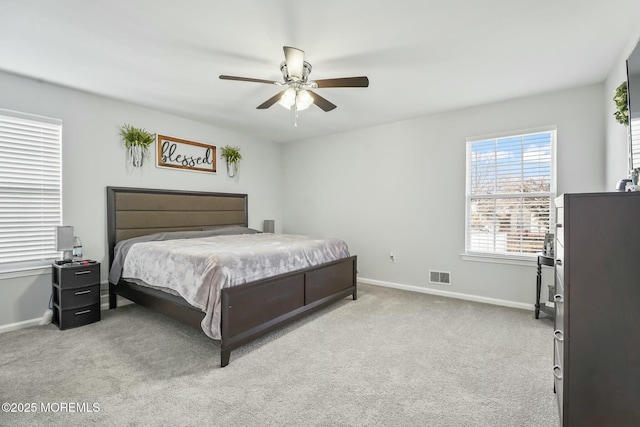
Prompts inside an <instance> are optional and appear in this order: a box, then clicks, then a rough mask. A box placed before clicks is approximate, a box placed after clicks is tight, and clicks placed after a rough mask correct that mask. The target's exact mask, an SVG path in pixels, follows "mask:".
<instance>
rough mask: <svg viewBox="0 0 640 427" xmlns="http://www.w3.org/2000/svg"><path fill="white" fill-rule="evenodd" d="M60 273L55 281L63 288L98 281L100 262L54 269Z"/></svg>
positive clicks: (81, 285)
mask: <svg viewBox="0 0 640 427" xmlns="http://www.w3.org/2000/svg"><path fill="white" fill-rule="evenodd" d="M55 271H57V272H58V274H60V278H59V280H58V281H56V283H58V284H59V286H60V287H61V288H63V289H69V288H78V287H83V286H87V285H93V284H96V283H100V264H93V265H91V264H90V265H86V266H80V267H63V268H60V269H55Z"/></svg>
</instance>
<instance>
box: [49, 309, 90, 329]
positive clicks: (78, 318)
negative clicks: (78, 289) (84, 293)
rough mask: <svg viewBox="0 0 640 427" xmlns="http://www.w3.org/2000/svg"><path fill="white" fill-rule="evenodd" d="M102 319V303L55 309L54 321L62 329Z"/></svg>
mask: <svg viewBox="0 0 640 427" xmlns="http://www.w3.org/2000/svg"><path fill="white" fill-rule="evenodd" d="M99 320H100V303H97V304H92V305H87V306H84V307H78V308H70V309H64V310H59V309H56V310H54V317H53V323H55V324H57V325H58V327H59V328H60V329H69V328H75V327H77V326H83V325H88V324H89V323H93V322H97V321H99Z"/></svg>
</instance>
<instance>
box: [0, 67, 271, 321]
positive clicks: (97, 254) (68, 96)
mask: <svg viewBox="0 0 640 427" xmlns="http://www.w3.org/2000/svg"><path fill="white" fill-rule="evenodd" d="M0 93H1V94H2V96H1V97H0V108H5V109H10V110H17V111H22V112H27V113H31V114H38V115H43V116H49V117H55V118H59V119H62V120H63V136H62V137H63V143H62V169H63V177H62V181H63V183H62V191H63V222H64V224H65V225H73V226H74V227H75V232H76V234H77V235H78V236H80V238H81V239H82V243H83V246H84V254H85V257H86V258H93V259H96V260H98V261H100V262H102V263H103V264H102V279H103V282H105V281H106V276H107V266H108V259H107V256H108V255H107V241H106V190H105V187H107V186H123V187H149V188H169V189H182V190H198V191H220V192H235V193H247V194H248V195H249V226H250V227H253V228H257V229H260V230H261V229H262V221H263V220H264V219H275V220H276V224H277V226H278V229H279V227H280V226H281V223H282V221H281V219H282V208H281V206H282V192H281V188H282V174H281V172H280V170H281V166H282V164H281V145H279V144H275V143H272V142H269V141H264V140H260V139H256V138H253V137H248V136H244V135H241V134H237V133H234V132H229V131H226V130H222V129H219V128H216V127H213V126H208V125H205V124H202V123H198V122H194V121H190V120H186V119H182V118H179V117H175V116H172V115H169V114H164V113H160V112H157V111H153V110H150V109H147V108H143V107H140V106H136V105H132V104H129V103H125V102H120V101H116V100H113V99H109V98H104V97H100V96H96V95H91V94H87V93H83V92H79V91H75V90H71V89H68V88H64V87H60V86H55V85H51V84H47V83H41V82H37V81H35V80H32V79H28V78H24V77H20V76H16V75H12V74H7V73H3V72H0ZM124 123H130V124H132V125H134V126H136V127H143V128H146V129H147V130H149V131H150V132H152V133H156V132H157V133H160V134H163V135H169V136H175V137H178V138H183V139H187V140H191V141H199V142H204V143H208V144H214V145H218V146H222V145H226V144H229V145H234V146H239V147H240V149H241V152H242V155H243V159H242V161H241V164H240V175H239V179H238V180H237V181H236V180H234V179H231V178H228V177H227V176H226V167H225V166H224V164H223V162H220V160H219V159H218V161H219V164H218V170H219V173H218V174H217V175H213V174H207V173H198V172H186V171H181V170H170V169H159V168H156V167H155V166H154V164H153V161H152V162H147V164H146V165H144V166H143V167H142V168H141V169H140V170H131V168H129V167H127V164H126V161H125V150H124V148H123V147H122V144H121V142H120V138H119V136H118V132H119V128H120V126H122V124H124ZM31 274H33V273H28V275H26V276H21V275H16V274H0V327H1V326H2V325H7V324H12V323H16V322H21V321H26V320H29V319H34V318H37V317H39V316H41V315H42V313H43V312H44V311H45V309H46V308H47V303H48V301H49V294H50V274H49V272H48V270H45V272H43V273H42V274H39V275H31Z"/></svg>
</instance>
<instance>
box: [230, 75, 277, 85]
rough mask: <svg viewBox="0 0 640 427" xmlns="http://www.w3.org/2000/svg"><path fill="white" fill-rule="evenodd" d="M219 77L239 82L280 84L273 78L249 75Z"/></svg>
mask: <svg viewBox="0 0 640 427" xmlns="http://www.w3.org/2000/svg"><path fill="white" fill-rule="evenodd" d="M220 79H222V80H237V81H240V82H255V83H268V84H270V85H279V84H281V83H280V82H276V81H274V80H262V79H252V78H250V77H237V76H225V75H221V76H220Z"/></svg>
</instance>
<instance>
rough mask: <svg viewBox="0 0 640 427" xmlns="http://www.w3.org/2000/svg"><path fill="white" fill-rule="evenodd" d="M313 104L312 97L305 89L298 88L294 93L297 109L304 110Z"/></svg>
mask: <svg viewBox="0 0 640 427" xmlns="http://www.w3.org/2000/svg"><path fill="white" fill-rule="evenodd" d="M311 104H313V97H312V96H311V94H310V93H309V92H307V91H306V90H304V89H303V90H299V91H298V94H297V95H296V106H297V108H298V110H306V109H307V108H309V106H310V105H311Z"/></svg>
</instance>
